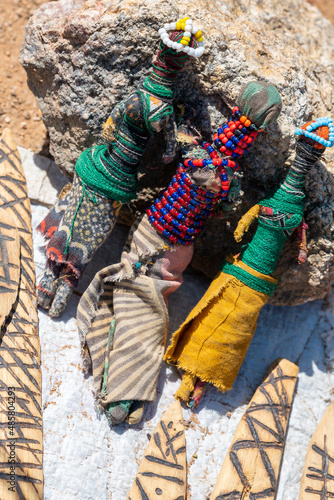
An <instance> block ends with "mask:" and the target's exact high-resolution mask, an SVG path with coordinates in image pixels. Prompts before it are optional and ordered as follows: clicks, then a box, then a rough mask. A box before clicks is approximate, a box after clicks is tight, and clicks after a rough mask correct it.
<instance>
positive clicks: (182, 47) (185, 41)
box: [158, 17, 204, 57]
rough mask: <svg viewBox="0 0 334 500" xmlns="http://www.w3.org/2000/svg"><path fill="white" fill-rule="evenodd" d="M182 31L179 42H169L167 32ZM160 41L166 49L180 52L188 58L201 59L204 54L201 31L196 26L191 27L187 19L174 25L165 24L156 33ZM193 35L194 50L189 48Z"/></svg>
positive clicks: (191, 24)
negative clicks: (194, 41)
mask: <svg viewBox="0 0 334 500" xmlns="http://www.w3.org/2000/svg"><path fill="white" fill-rule="evenodd" d="M175 30H176V31H183V32H184V33H183V36H182V38H181V39H180V40H179V42H175V41H173V40H170V38H169V35H168V33H167V32H168V31H175ZM158 33H159V35H160V37H161V40H162V41H163V43H164V44H165V45H167V47H170V48H171V49H174V50H176V51H178V52H179V51H182V52H185V53H186V54H188V55H189V56H194V57H201V55H202V54H203V53H204V38H203V35H202V32H201V30H199V29H198V28H197V27H196V26H193V21H192V19H190V18H189V17H185V18H183V19H179V20H178V21H177V22H176V23H167V24H165V25H164V27H163V28H161V29H159V31H158ZM192 35H194V37H195V40H196V48H193V47H189V44H190V41H191V37H192Z"/></svg>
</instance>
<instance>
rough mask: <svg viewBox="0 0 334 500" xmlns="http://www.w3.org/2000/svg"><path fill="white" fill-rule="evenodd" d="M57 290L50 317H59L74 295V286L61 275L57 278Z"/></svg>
mask: <svg viewBox="0 0 334 500" xmlns="http://www.w3.org/2000/svg"><path fill="white" fill-rule="evenodd" d="M57 284H58V287H57V290H56V293H55V296H54V299H53V301H52V305H51V307H50V310H49V316H50V318H58V316H60V315H61V313H62V312H63V311H64V309H65V308H66V305H67V302H68V299H69V298H70V296H71V295H72V292H73V287H72V286H71V285H69V284H68V283H67V282H66V281H65V280H64V279H62V277H61V276H60V277H59V278H58V280H57Z"/></svg>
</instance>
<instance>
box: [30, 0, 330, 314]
mask: <svg viewBox="0 0 334 500" xmlns="http://www.w3.org/2000/svg"><path fill="white" fill-rule="evenodd" d="M180 6H181V4H179V3H177V2H172V1H167V0H165V1H162V2H158V1H157V0H144V1H143V2H135V1H133V0H123V1H119V2H116V1H114V0H97V1H94V2H93V1H88V2H85V1H84V0H61V1H59V2H53V3H49V4H45V5H44V6H42V7H41V8H40V9H39V11H37V13H36V14H35V15H34V16H33V17H32V18H31V20H30V22H29V25H28V27H27V34H26V40H25V44H24V46H23V49H22V53H21V62H22V64H23V66H24V67H25V69H26V71H27V74H28V82H29V85H30V88H31V89H32V90H33V92H34V93H35V95H36V96H37V98H38V101H39V104H40V107H41V110H42V113H43V119H44V122H45V124H46V126H47V127H48V130H49V133H50V139H51V148H52V153H53V155H54V157H55V160H56V163H57V165H58V167H59V168H60V169H61V170H62V171H63V172H67V173H68V174H71V173H72V172H73V166H74V163H75V161H76V159H77V157H78V155H79V154H80V152H81V151H82V150H83V149H84V148H85V147H87V146H90V145H91V144H93V143H94V142H96V141H98V139H99V134H100V130H101V124H102V123H103V122H104V121H105V120H106V118H107V116H108V113H109V111H110V110H111V109H112V107H113V106H114V105H115V104H116V103H117V102H119V101H120V100H121V99H122V98H124V97H125V96H126V95H128V94H129V92H131V91H133V90H134V89H135V88H136V87H137V86H138V84H139V83H140V82H141V81H142V80H143V78H144V76H145V75H146V74H147V72H148V70H149V67H150V64H151V61H152V56H153V54H154V53H155V51H156V47H157V43H158V35H157V33H156V31H157V29H158V28H159V27H160V26H162V25H163V24H164V22H166V21H171V20H174V19H176V18H178V17H183V16H184V15H185V14H187V15H189V16H191V17H192V18H193V19H196V20H197V21H198V25H199V26H200V27H201V28H202V30H203V32H204V34H205V43H206V52H205V54H204V56H203V57H202V58H201V59H200V60H194V59H192V60H191V62H190V63H189V65H188V66H187V68H186V69H185V72H184V73H182V74H181V75H180V78H179V82H178V91H177V98H178V100H180V101H181V102H184V103H186V104H187V105H190V106H193V107H195V108H196V118H195V125H196V126H197V128H198V129H200V130H201V131H202V134H203V137H204V138H208V135H209V133H210V132H211V130H212V128H216V127H217V126H218V124H220V123H221V122H222V121H223V120H224V119H226V118H228V116H229V113H230V110H231V107H233V104H234V101H235V98H236V96H237V94H238V92H239V89H240V87H241V86H242V85H243V84H244V83H246V82H247V81H249V80H250V79H256V78H262V79H266V80H268V81H271V82H272V83H274V84H275V85H276V86H277V87H278V89H279V91H280V92H281V94H282V97H283V102H284V110H283V112H282V115H281V117H280V119H279V121H278V123H277V124H276V125H273V126H272V127H271V128H270V130H268V131H267V132H265V133H263V134H262V136H261V137H260V138H259V139H258V140H257V142H256V145H255V146H254V147H253V149H252V151H251V153H250V154H248V156H247V159H246V160H243V161H242V162H241V166H242V168H243V171H244V178H243V191H244V192H245V195H243V196H242V197H241V200H240V202H239V203H238V207H237V210H236V211H235V212H233V213H232V214H231V216H230V217H229V219H228V220H226V221H218V220H212V221H210V222H209V223H208V224H207V227H206V229H205V231H204V232H203V234H202V236H201V237H200V238H199V239H198V241H197V243H196V253H195V257H194V260H193V265H194V266H195V267H196V268H198V269H200V270H202V271H204V272H205V273H206V274H207V275H208V276H212V275H213V274H214V273H215V272H216V271H217V269H218V266H219V263H220V261H221V260H222V257H223V256H224V255H225V254H226V253H227V252H230V251H236V250H238V248H240V247H238V246H237V245H236V244H235V243H234V242H233V238H232V231H233V229H234V228H235V226H236V223H237V220H238V218H239V217H240V215H241V214H242V213H244V212H245V210H247V209H248V208H249V207H250V206H251V205H252V204H254V203H256V202H257V201H258V200H259V199H260V198H261V197H262V196H263V195H264V193H265V191H267V190H268V189H270V188H272V187H273V186H274V185H275V184H277V183H278V182H279V181H281V180H282V179H283V177H284V174H285V172H286V170H287V165H286V163H285V162H286V161H287V160H288V159H289V157H290V155H291V153H292V151H293V144H294V141H293V140H292V133H293V130H294V128H295V127H296V126H297V125H300V124H301V122H303V121H305V120H308V119H310V118H312V117H316V116H325V115H330V114H332V115H333V114H334V110H333V102H334V90H333V89H334V44H333V39H334V28H333V26H332V25H331V24H330V23H329V22H328V21H326V20H325V19H324V18H323V17H322V15H321V14H320V13H319V11H318V10H317V9H315V8H314V7H311V6H310V5H309V4H307V3H306V2H305V0H293V1H292V0H282V1H281V2H278V3H277V2H276V1H275V0H266V1H265V2H264V1H263V0H248V1H247V2H246V1H244V0H230V1H229V2H223V1H217V2H204V1H203V0H199V1H198V2H196V3H195V4H194V3H193V2H190V1H189V0H184V1H183V2H182V10H181V9H180ZM156 144H157V146H156ZM162 152H163V139H162V138H159V139H158V142H157V143H153V142H152V143H151V145H150V147H149V148H148V152H147V155H146V156H145V158H143V161H142V171H143V172H145V173H143V175H142V178H141V192H140V194H139V199H138V201H137V202H136V203H133V204H132V209H133V210H134V211H138V210H139V211H142V210H143V208H144V207H145V205H147V203H148V200H149V199H151V197H152V195H154V193H156V192H157V191H158V190H159V189H160V188H161V187H163V186H164V185H165V184H166V183H167V182H168V180H169V178H170V176H171V173H172V172H173V171H174V169H175V164H174V165H170V166H169V167H168V168H164V170H162V169H161V162H160V158H161V154H162ZM333 172H334V154H333V152H330V151H327V152H326V156H325V159H324V162H321V163H318V166H317V167H316V168H315V169H314V170H312V172H311V174H310V176H309V179H308V182H307V201H306V221H307V223H308V224H309V227H310V229H309V234H308V238H309V244H308V247H309V260H308V263H307V264H305V265H304V266H298V265H297V262H296V255H297V250H296V246H295V243H294V242H293V241H291V242H289V243H288V244H287V246H286V249H285V252H284V255H283V257H282V259H281V261H280V265H279V268H278V271H279V274H280V276H281V278H282V279H281V284H280V286H279V288H278V289H277V292H276V293H275V295H274V297H273V301H274V303H275V304H281V305H283V304H289V305H292V304H298V303H303V302H305V301H307V300H310V299H315V298H319V297H321V296H323V295H325V293H326V291H327V290H328V287H329V283H330V282H331V281H332V279H333V276H334V243H333V241H334V239H333V232H334V225H333V215H332V214H333V204H334V185H333V175H332V174H333ZM123 217H125V218H126V217H128V219H131V213H130V212H129V213H128V214H126V213H125V215H123ZM250 235H251V233H250Z"/></svg>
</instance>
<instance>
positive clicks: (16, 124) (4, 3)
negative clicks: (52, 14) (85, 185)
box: [0, 0, 334, 153]
mask: <svg viewBox="0 0 334 500" xmlns="http://www.w3.org/2000/svg"><path fill="white" fill-rule="evenodd" d="M309 1H310V3H311V4H312V5H315V6H316V7H318V8H319V9H320V10H321V11H322V13H323V14H324V15H325V16H326V17H327V18H328V19H329V20H330V21H331V22H332V23H333V24H334V0H309ZM43 3H45V2H44V0H12V1H10V2H9V1H8V0H0V134H1V131H2V129H3V128H4V127H6V126H9V127H10V128H11V129H12V131H13V133H14V135H15V138H16V141H17V144H19V145H20V146H24V147H26V148H30V149H32V150H33V151H34V152H36V153H38V152H41V151H42V150H44V152H47V149H48V148H47V143H48V140H47V132H46V129H45V126H44V124H43V121H42V116H41V113H40V111H39V107H38V104H37V102H36V99H35V97H34V96H33V94H32V93H31V92H30V90H29V89H28V87H27V83H26V80H27V79H26V74H25V71H24V69H23V68H22V67H21V65H20V63H19V53H20V47H21V45H22V43H23V40H24V33H25V26H26V25H27V23H28V19H29V17H30V16H31V15H32V14H33V12H34V11H35V10H36V9H37V8H38V7H39V6H40V5H42V4H43Z"/></svg>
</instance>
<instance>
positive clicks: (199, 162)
mask: <svg viewBox="0 0 334 500" xmlns="http://www.w3.org/2000/svg"><path fill="white" fill-rule="evenodd" d="M202 148H203V149H205V150H206V151H207V152H208V153H209V155H210V157H211V160H205V159H204V160H203V159H194V160H193V159H187V160H185V162H184V166H185V167H188V168H189V167H208V168H211V169H214V168H217V167H218V171H219V173H220V178H221V186H222V188H221V192H220V196H221V198H223V199H224V198H226V196H227V194H228V191H229V188H230V186H229V182H228V177H227V173H226V170H225V167H228V168H230V169H232V170H239V165H238V164H237V163H235V162H234V161H232V160H226V159H224V160H223V159H222V158H220V156H219V155H218V153H217V151H216V150H215V149H214V148H213V147H212V146H211V144H210V143H209V142H203V144H202Z"/></svg>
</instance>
